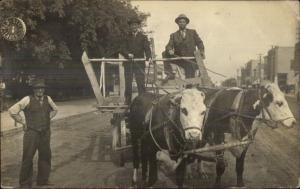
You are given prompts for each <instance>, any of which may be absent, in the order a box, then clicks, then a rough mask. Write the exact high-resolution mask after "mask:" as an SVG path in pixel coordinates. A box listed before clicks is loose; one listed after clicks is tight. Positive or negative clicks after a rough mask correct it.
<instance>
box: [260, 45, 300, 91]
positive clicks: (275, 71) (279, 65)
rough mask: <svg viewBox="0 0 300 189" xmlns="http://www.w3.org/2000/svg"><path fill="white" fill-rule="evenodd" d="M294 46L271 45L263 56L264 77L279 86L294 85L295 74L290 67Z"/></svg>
mask: <svg viewBox="0 0 300 189" xmlns="http://www.w3.org/2000/svg"><path fill="white" fill-rule="evenodd" d="M294 51H295V48H294V47H279V46H275V47H272V48H271V49H270V50H269V51H268V54H267V57H265V61H266V62H265V66H264V68H265V76H264V78H266V79H268V80H270V81H273V82H277V83H278V85H279V87H281V88H286V87H288V86H295V74H294V72H293V71H292V69H291V61H292V60H293V58H294Z"/></svg>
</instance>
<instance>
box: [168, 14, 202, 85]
mask: <svg viewBox="0 0 300 189" xmlns="http://www.w3.org/2000/svg"><path fill="white" fill-rule="evenodd" d="M189 22H190V20H189V18H188V17H187V16H186V15H184V14H180V15H179V16H178V17H177V18H176V19H175V23H177V25H178V27H179V30H178V31H176V32H175V33H172V34H171V36H170V40H169V43H168V44H167V46H166V50H165V51H164V52H163V53H162V57H163V58H172V57H183V56H194V52H195V50H196V47H197V48H198V50H200V53H201V56H202V58H203V59H204V58H205V54H204V45H203V42H202V40H201V39H200V37H199V35H198V34H197V32H196V30H192V29H188V28H186V26H187V24H188V23H189ZM171 63H172V64H176V65H178V66H180V67H182V68H183V69H184V71H185V76H186V78H193V77H195V72H196V70H197V69H198V66H197V65H196V63H192V62H190V61H182V60H179V61H172V62H171ZM164 70H165V74H166V75H167V77H166V79H165V81H167V80H168V79H174V77H175V76H174V73H173V71H172V67H171V64H170V62H169V61H165V62H164Z"/></svg>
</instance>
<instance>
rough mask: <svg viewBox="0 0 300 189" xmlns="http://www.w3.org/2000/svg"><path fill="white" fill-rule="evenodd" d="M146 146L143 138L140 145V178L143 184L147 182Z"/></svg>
mask: <svg viewBox="0 0 300 189" xmlns="http://www.w3.org/2000/svg"><path fill="white" fill-rule="evenodd" d="M147 151H148V148H147V145H146V144H145V140H142V146H141V154H142V155H141V160H142V180H143V186H144V185H145V184H146V182H147V173H148V153H147Z"/></svg>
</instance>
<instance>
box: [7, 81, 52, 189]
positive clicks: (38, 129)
mask: <svg viewBox="0 0 300 189" xmlns="http://www.w3.org/2000/svg"><path fill="white" fill-rule="evenodd" d="M32 87H33V95H30V96H26V97H24V98H23V99H22V100H20V101H19V102H17V103H16V104H15V105H13V106H12V107H11V108H10V109H9V110H8V111H9V113H10V115H11V117H12V118H13V119H14V120H15V121H16V122H18V123H21V124H22V125H23V128H24V131H25V133H24V138H23V157H22V166H21V171H20V177H19V183H20V187H21V188H31V187H32V176H33V165H32V164H33V163H32V162H33V157H34V155H35V152H36V151H37V150H38V155H39V157H38V174H37V186H46V185H50V184H49V183H48V179H49V174H50V170H51V149H50V120H51V119H52V118H53V117H54V116H55V115H56V113H57V107H56V105H55V104H54V102H53V101H52V99H51V97H50V96H46V95H44V92H45V87H46V85H45V83H44V81H43V80H41V79H37V80H35V81H34V82H33V84H32ZM21 111H23V112H24V115H25V120H24V119H23V118H22V116H20V114H19V113H20V112H21Z"/></svg>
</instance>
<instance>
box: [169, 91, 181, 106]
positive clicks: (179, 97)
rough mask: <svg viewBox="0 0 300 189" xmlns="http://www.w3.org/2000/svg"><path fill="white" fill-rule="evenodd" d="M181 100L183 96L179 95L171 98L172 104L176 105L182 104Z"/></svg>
mask: <svg viewBox="0 0 300 189" xmlns="http://www.w3.org/2000/svg"><path fill="white" fill-rule="evenodd" d="M181 98H182V94H181V93H178V94H176V95H175V96H172V97H171V98H170V102H171V103H172V104H174V105H177V104H180V101H181Z"/></svg>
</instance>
